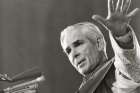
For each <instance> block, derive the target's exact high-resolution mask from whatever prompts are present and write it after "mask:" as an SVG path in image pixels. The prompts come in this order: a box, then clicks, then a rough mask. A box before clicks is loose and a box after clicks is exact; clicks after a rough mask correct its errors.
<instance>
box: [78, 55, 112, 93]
mask: <svg viewBox="0 0 140 93" xmlns="http://www.w3.org/2000/svg"><path fill="white" fill-rule="evenodd" d="M113 61H114V58H112V59H111V60H109V61H108V62H107V63H105V64H104V65H103V66H102V67H101V68H100V69H98V70H97V71H96V72H95V73H94V74H93V75H92V76H91V79H90V80H88V81H87V82H86V84H85V85H84V86H82V87H81V88H80V89H79V92H78V93H94V91H95V90H96V88H97V87H98V85H99V84H100V83H101V81H102V80H103V79H104V77H105V76H106V74H107V72H108V71H109V69H110V68H111V66H112V65H113Z"/></svg>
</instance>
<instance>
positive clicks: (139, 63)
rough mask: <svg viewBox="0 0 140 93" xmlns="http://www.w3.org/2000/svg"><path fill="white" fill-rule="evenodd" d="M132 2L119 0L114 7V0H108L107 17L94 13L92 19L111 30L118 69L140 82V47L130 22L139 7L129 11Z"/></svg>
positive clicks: (134, 80)
mask: <svg viewBox="0 0 140 93" xmlns="http://www.w3.org/2000/svg"><path fill="white" fill-rule="evenodd" d="M130 3H131V0H118V1H117V4H116V7H114V5H113V0H108V16H107V18H103V17H101V16H99V15H94V16H93V17H92V19H93V20H95V21H97V22H98V23H100V24H101V25H102V26H103V27H105V28H106V29H107V30H108V32H109V36H110V40H111V45H112V47H113V50H114V53H115V63H114V64H115V67H116V70H117V71H120V72H121V73H123V74H124V75H126V76H127V77H129V78H130V79H131V80H132V81H133V82H136V83H138V82H140V78H139V77H140V53H139V52H140V47H139V44H138V41H137V38H136V36H135V32H134V31H133V29H132V27H131V26H130V25H129V22H130V20H131V19H132V17H133V16H135V15H136V13H137V12H138V11H139V9H138V8H136V9H134V10H133V11H132V12H130V13H127V11H128V9H129V6H130Z"/></svg>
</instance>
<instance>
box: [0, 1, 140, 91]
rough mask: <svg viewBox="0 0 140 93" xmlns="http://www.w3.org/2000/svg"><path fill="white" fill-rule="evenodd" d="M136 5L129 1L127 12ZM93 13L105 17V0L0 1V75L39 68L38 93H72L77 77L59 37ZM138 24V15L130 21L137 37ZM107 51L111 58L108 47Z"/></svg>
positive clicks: (139, 2) (78, 76) (75, 86)
mask: <svg viewBox="0 0 140 93" xmlns="http://www.w3.org/2000/svg"><path fill="white" fill-rule="evenodd" d="M139 5H140V1H139V0H132V5H131V9H132V8H135V7H139ZM93 14H100V15H102V16H104V17H105V16H106V15H107V0H0V73H7V74H8V75H9V76H11V77H12V76H14V75H16V74H18V73H21V72H23V71H26V70H28V69H30V68H33V67H39V68H41V71H43V72H44V75H45V77H46V81H45V82H44V83H43V84H42V85H41V86H40V93H74V91H75V90H76V89H77V88H78V86H79V84H80V81H81V76H80V75H79V74H78V73H77V72H76V71H75V70H74V69H73V67H72V66H71V65H70V63H69V62H68V59H67V57H66V56H65V55H64V53H63V52H62V49H61V46H60V43H59V36H60V32H61V31H62V30H63V29H64V28H65V27H66V26H68V25H72V24H74V23H77V22H81V21H91V16H92V15H93ZM139 24H140V13H139V14H138V15H137V16H136V17H135V18H134V20H133V21H132V26H133V27H134V29H135V30H136V31H137V32H136V33H137V36H139V35H140V32H138V31H139V29H140V26H139ZM105 35H106V34H105ZM138 38H139V37H138ZM108 52H109V55H110V56H112V54H111V52H110V46H109V47H108ZM6 87H8V84H5V83H0V88H1V89H2V88H6Z"/></svg>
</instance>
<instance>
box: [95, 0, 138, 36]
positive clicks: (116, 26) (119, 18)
mask: <svg viewBox="0 0 140 93" xmlns="http://www.w3.org/2000/svg"><path fill="white" fill-rule="evenodd" d="M114 1H115V0H108V16H107V17H106V18H103V17H101V16H99V15H93V16H92V19H93V20H95V21H97V22H98V23H100V24H101V25H102V26H104V27H105V28H106V29H107V30H109V31H111V32H112V34H113V35H115V36H121V35H124V34H125V33H126V29H127V26H128V24H129V22H130V20H131V19H132V17H133V16H135V15H136V13H137V12H138V11H139V8H135V9H134V10H132V11H131V12H130V13H127V12H128V9H129V7H130V4H131V0H118V1H117V3H116V6H115V4H114Z"/></svg>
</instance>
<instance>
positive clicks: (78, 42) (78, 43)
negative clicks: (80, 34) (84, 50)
mask: <svg viewBox="0 0 140 93" xmlns="http://www.w3.org/2000/svg"><path fill="white" fill-rule="evenodd" d="M83 43H84V42H83V41H81V40H77V41H76V42H74V47H78V46H79V45H81V44H83Z"/></svg>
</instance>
